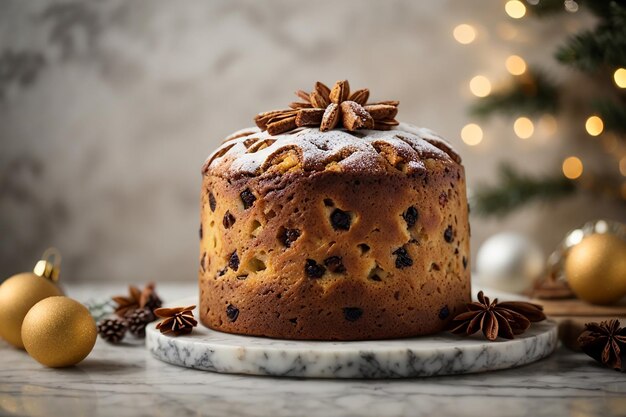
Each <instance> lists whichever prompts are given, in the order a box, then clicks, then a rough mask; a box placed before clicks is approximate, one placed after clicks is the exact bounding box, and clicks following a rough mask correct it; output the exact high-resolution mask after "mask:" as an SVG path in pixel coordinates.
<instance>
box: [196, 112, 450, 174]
mask: <svg viewBox="0 0 626 417" xmlns="http://www.w3.org/2000/svg"><path fill="white" fill-rule="evenodd" d="M284 153H290V154H292V155H293V156H295V157H296V158H298V160H299V162H300V164H301V166H302V169H303V170H306V171H317V170H324V169H338V170H341V171H352V172H359V171H360V172H365V171H367V172H376V171H381V172H383V171H385V170H386V169H388V167H389V165H390V164H391V165H393V166H395V167H396V168H397V169H402V170H404V171H405V172H409V173H410V172H413V171H417V170H423V169H424V168H425V166H424V162H423V161H424V160H426V159H438V160H448V161H450V160H452V161H455V162H456V163H459V164H460V163H461V158H460V156H459V155H458V154H457V153H456V152H455V151H454V150H453V149H452V146H451V145H450V144H449V143H448V142H446V141H445V140H444V139H443V138H442V137H441V136H439V135H437V134H436V133H434V132H432V131H431V130H429V129H425V128H419V127H415V126H412V125H410V124H406V123H401V124H400V125H399V126H397V127H396V129H394V130H388V131H380V130H359V131H356V132H349V131H346V130H343V129H337V130H331V131H328V132H321V131H320V130H319V129H318V128H299V129H296V130H293V131H291V132H288V133H285V134H282V135H276V136H272V135H270V134H269V133H268V132H267V131H260V130H259V129H256V128H248V129H242V130H239V131H237V132H235V133H233V134H231V135H230V136H229V137H227V138H226V139H225V140H224V142H223V143H222V145H221V146H220V147H219V148H217V149H216V150H215V151H214V152H213V153H212V154H211V155H210V156H209V158H208V159H207V160H206V162H205V164H204V168H203V172H207V171H211V172H212V173H214V174H226V173H230V174H243V175H260V174H262V173H263V172H264V171H265V170H266V169H268V168H269V167H270V165H271V163H270V162H271V161H273V160H274V158H280V156H281V155H282V154H284Z"/></svg>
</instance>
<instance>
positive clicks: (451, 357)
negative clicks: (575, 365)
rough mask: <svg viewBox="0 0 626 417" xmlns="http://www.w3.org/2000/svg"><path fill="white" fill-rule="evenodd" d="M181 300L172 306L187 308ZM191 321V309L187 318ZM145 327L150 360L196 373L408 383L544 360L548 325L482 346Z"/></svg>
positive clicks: (439, 339)
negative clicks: (172, 332) (171, 332)
mask: <svg viewBox="0 0 626 417" xmlns="http://www.w3.org/2000/svg"><path fill="white" fill-rule="evenodd" d="M195 302H196V300H195V299H194V298H188V299H185V300H181V301H179V302H177V303H175V304H176V305H191V304H194V303H195ZM194 314H195V315H196V316H197V311H195V312H194ZM155 326H156V325H155V324H151V325H150V326H149V327H148V328H147V331H146V344H147V347H148V349H149V350H150V352H151V353H152V355H154V356H155V357H156V358H157V359H160V360H162V361H164V362H168V363H171V364H173V365H178V366H184V367H188V368H195V369H200V370H204V371H212V372H220V373H229V374H249V375H268V376H285V377H301V378H368V379H369V378H412V377H425V376H434V375H451V374H467V373H475V372H485V371H493V370H497V369H506V368H513V367H516V366H521V365H525V364H528V363H531V362H535V361H537V360H539V359H541V358H544V357H546V356H548V355H549V354H551V353H552V352H553V351H554V350H555V348H556V346H557V326H556V324H555V323H554V322H552V321H545V322H542V323H534V324H533V325H532V327H531V328H530V329H529V330H528V331H527V332H526V333H524V334H523V335H520V336H519V338H516V339H514V340H501V339H498V341H496V342H487V341H485V340H484V339H482V338H480V337H478V336H476V337H470V338H465V337H460V336H455V335H451V334H446V333H442V334H439V335H435V336H428V337H419V338H411V339H395V340H377V341H358V342H320V341H297V340H279V339H268V338H263V337H249V336H238V335H232V334H227V333H222V332H217V331H214V330H210V329H207V328H205V327H203V326H202V325H199V326H198V327H197V328H195V329H194V331H193V332H192V333H191V334H189V335H185V336H178V337H172V336H166V335H163V334H161V333H160V332H159V331H158V330H157V329H156V327H155Z"/></svg>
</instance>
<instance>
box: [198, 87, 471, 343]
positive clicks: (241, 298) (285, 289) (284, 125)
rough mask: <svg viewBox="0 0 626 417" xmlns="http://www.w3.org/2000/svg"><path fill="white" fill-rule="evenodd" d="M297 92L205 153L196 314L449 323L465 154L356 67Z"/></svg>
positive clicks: (324, 327) (461, 286)
mask: <svg viewBox="0 0 626 417" xmlns="http://www.w3.org/2000/svg"><path fill="white" fill-rule="evenodd" d="M297 95H298V96H299V97H300V98H301V101H300V102H296V103H292V104H291V105H290V109H287V110H279V111H273V112H266V113H261V114H259V115H258V116H257V117H256V119H255V120H256V123H257V126H258V127H257V128H250V129H244V130H241V131H238V132H236V133H234V134H232V135H231V136H229V137H227V138H226V139H225V140H224V142H223V143H222V144H221V146H220V147H219V148H218V149H217V150H216V151H215V152H213V153H212V154H211V155H210V156H209V158H208V160H207V161H206V163H205V164H204V167H203V170H202V174H203V182H202V192H201V225H200V241H201V242H200V273H199V275H200V283H199V285H200V320H201V322H202V323H203V324H204V325H206V326H208V327H210V328H211V329H215V330H219V331H223V332H228V333H238V334H245V335H256V336H267V337H274V338H284V339H314V340H365V339H385V338H397V337H409V336H417V335H427V334H432V333H436V332H439V331H441V330H443V329H444V328H445V326H446V324H447V322H448V320H449V319H450V318H452V317H453V316H454V315H455V314H456V313H458V312H461V311H464V310H463V309H464V305H465V303H466V302H469V301H470V269H469V265H468V262H469V223H468V206H467V197H466V191H465V174H464V170H463V166H462V165H461V158H460V157H459V155H458V154H457V153H456V152H455V151H454V150H453V149H452V148H451V147H450V145H449V144H448V143H447V142H446V141H444V140H443V139H442V138H441V137H439V136H438V135H436V134H435V133H433V132H432V131H430V130H427V129H423V128H417V127H414V126H411V125H408V124H404V123H398V122H397V121H396V120H395V116H396V113H397V107H398V103H397V102H395V101H383V102H377V103H368V98H369V91H368V90H366V89H362V90H357V91H354V92H352V93H351V92H350V90H349V85H348V83H347V81H340V82H337V83H336V84H335V85H334V87H333V88H332V89H330V88H328V87H327V86H325V85H324V84H322V83H316V85H315V88H314V90H313V91H312V92H311V93H305V92H303V91H299V92H297Z"/></svg>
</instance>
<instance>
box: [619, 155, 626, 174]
mask: <svg viewBox="0 0 626 417" xmlns="http://www.w3.org/2000/svg"><path fill="white" fill-rule="evenodd" d="M619 173H620V174H622V175H623V176H625V177H626V156H625V157H623V158H622V159H620V160H619Z"/></svg>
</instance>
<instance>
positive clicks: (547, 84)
mask: <svg viewBox="0 0 626 417" xmlns="http://www.w3.org/2000/svg"><path fill="white" fill-rule="evenodd" d="M557 107H558V88H557V86H556V84H554V83H553V82H552V81H551V80H550V79H549V78H548V77H547V76H546V75H545V74H544V73H542V72H540V71H530V70H529V71H527V72H526V74H524V75H523V76H521V77H515V78H514V83H513V85H512V86H511V87H510V88H507V89H504V90H502V91H496V92H494V93H492V94H490V95H489V96H487V97H484V98H482V99H480V100H479V101H477V102H476V103H475V104H474V105H472V106H471V107H470V113H471V114H473V115H474V116H478V117H487V116H489V115H491V114H492V113H496V112H499V113H504V114H508V115H510V116H515V115H519V114H525V115H537V114H542V113H546V112H549V113H554V112H556V110H557Z"/></svg>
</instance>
